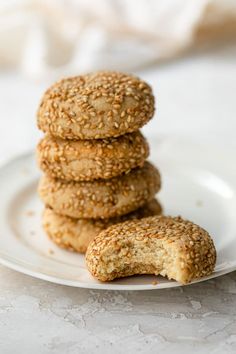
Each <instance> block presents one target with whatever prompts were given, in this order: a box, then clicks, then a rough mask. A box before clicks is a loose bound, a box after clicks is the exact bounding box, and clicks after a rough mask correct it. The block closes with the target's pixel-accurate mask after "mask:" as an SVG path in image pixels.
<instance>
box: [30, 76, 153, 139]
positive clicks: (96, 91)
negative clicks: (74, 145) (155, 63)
mask: <svg viewBox="0 0 236 354" xmlns="http://www.w3.org/2000/svg"><path fill="white" fill-rule="evenodd" d="M153 114H154V97H153V94H152V90H151V88H150V86H149V85H148V84H147V83H146V82H144V81H142V80H140V79H139V78H137V77H135V76H132V75H127V74H123V73H118V72H109V71H104V72H103V71H101V72H96V73H90V74H87V75H84V76H76V77H71V78H66V79H63V80H61V81H59V82H56V83H55V84H54V85H52V86H51V87H50V88H49V89H48V90H47V91H46V92H45V94H44V96H43V98H42V101H41V104H40V107H39V109H38V115H37V116H38V127H39V129H41V130H42V131H44V132H45V133H50V134H51V135H54V136H57V137H60V138H63V139H103V138H108V137H117V136H119V135H123V134H126V133H132V132H134V131H136V130H138V129H139V128H140V127H142V126H143V125H144V124H146V123H147V122H148V121H149V120H150V119H151V118H152V116H153Z"/></svg>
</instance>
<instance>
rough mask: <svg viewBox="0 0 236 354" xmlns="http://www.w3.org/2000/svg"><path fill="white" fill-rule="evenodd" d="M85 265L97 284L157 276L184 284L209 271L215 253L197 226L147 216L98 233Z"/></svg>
mask: <svg viewBox="0 0 236 354" xmlns="http://www.w3.org/2000/svg"><path fill="white" fill-rule="evenodd" d="M86 263H87V267H88V269H89V271H90V272H91V274H92V275H93V276H95V277H96V278H97V279H99V280H101V281H110V280H113V279H115V278H120V277H126V276H130V275H134V274H155V275H158V274H160V275H163V276H167V277H168V278H169V279H175V280H177V281H179V282H180V283H183V284H186V283H188V282H190V281H191V280H193V279H196V278H201V277H203V276H206V275H209V274H211V273H212V272H213V270H214V267H215V263H216V250H215V247H214V243H213V241H212V239H211V237H210V236H209V234H208V233H207V231H205V230H204V229H202V228H201V227H200V226H197V225H195V224H193V223H192V222H190V221H187V220H183V219H182V218H181V217H174V218H172V217H167V216H151V217H148V218H144V219H142V220H135V221H127V222H125V223H122V224H117V225H113V226H111V227H109V228H108V229H106V230H104V231H102V232H101V233H100V234H99V235H98V236H96V237H95V239H94V240H93V241H92V242H91V243H90V244H89V246H88V250H87V253H86Z"/></svg>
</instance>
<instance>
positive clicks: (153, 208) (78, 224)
mask: <svg viewBox="0 0 236 354" xmlns="http://www.w3.org/2000/svg"><path fill="white" fill-rule="evenodd" d="M161 212H162V208H161V205H160V203H159V202H158V201H157V200H156V199H153V200H151V201H150V202H148V203H146V204H145V205H144V206H143V207H141V208H139V209H137V210H135V211H133V212H132V213H129V214H126V215H123V216H118V217H116V218H111V219H103V220H100V219H96V220H94V219H75V218H71V217H69V216H63V215H60V214H57V213H55V212H54V211H53V210H52V209H50V208H47V207H46V208H45V210H44V213H43V227H44V230H45V231H46V233H47V234H48V236H49V237H50V238H51V239H52V241H53V242H55V243H56V244H57V245H58V246H60V247H62V248H66V249H68V250H70V251H75V252H79V253H85V252H86V249H87V247H88V244H89V242H91V241H92V240H93V239H94V237H95V236H96V235H98V234H99V232H101V231H102V230H104V229H106V228H108V227H109V226H111V225H113V224H117V223H119V222H124V221H126V220H133V219H141V218H143V217H147V216H151V215H159V214H161Z"/></svg>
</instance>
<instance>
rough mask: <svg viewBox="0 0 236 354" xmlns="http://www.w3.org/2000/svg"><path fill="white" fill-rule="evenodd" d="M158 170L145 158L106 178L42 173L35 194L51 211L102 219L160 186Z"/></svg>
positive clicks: (149, 196) (124, 211)
mask: <svg viewBox="0 0 236 354" xmlns="http://www.w3.org/2000/svg"><path fill="white" fill-rule="evenodd" d="M160 185H161V181H160V174H159V172H158V170H157V169H156V168H155V167H154V166H153V165H152V164H150V163H149V162H145V164H144V166H143V167H137V168H135V169H133V170H131V171H130V172H129V173H128V174H123V175H121V176H118V177H114V178H112V179H109V180H96V181H92V182H73V181H72V182H67V181H64V182H63V181H61V180H58V179H53V178H51V177H49V176H47V175H44V176H43V177H42V179H41V181H40V183H39V195H40V197H41V199H42V201H43V202H44V203H45V205H48V206H50V207H51V208H52V209H54V211H55V212H57V213H59V214H61V215H67V216H71V217H74V218H92V219H106V218H111V217H115V216H119V215H124V214H128V213H130V212H131V211H133V210H135V209H138V208H139V207H141V206H143V205H144V204H145V203H146V202H148V201H149V200H151V199H153V198H154V196H155V194H156V193H157V192H158V190H159V189H160Z"/></svg>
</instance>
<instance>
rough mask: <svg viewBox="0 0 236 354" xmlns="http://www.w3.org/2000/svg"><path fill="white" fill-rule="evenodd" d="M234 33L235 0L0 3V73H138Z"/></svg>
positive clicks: (42, 75) (23, 0) (34, 0)
mask: <svg viewBox="0 0 236 354" xmlns="http://www.w3.org/2000/svg"><path fill="white" fill-rule="evenodd" d="M229 37H231V38H235V37H236V0H64V1H61V0H13V1H12V0H8V1H2V2H0V70H1V69H6V68H10V69H15V70H18V71H22V72H23V73H25V74H27V75H28V76H32V77H35V78H48V77H51V76H55V77H57V76H59V75H61V74H62V73H63V75H71V74H74V73H80V72H86V71H90V70H94V69H104V68H106V69H107V68H108V69H118V70H126V71H127V70H128V71H132V70H136V69H139V68H142V67H144V66H147V65H150V64H152V63H155V62H158V61H163V60H166V59H169V58H172V57H175V56H177V55H180V54H181V53H183V52H184V51H186V50H189V49H190V48H193V47H194V46H195V47H198V46H199V45H202V44H203V43H209V42H211V43H212V42H213V41H215V40H220V39H223V40H226V38H227V39H228V38H229Z"/></svg>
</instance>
